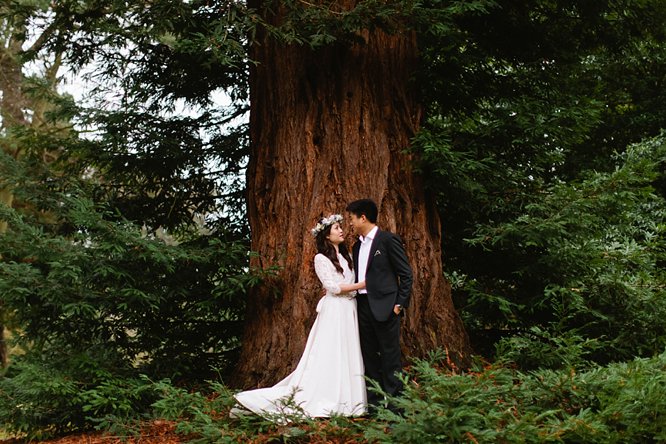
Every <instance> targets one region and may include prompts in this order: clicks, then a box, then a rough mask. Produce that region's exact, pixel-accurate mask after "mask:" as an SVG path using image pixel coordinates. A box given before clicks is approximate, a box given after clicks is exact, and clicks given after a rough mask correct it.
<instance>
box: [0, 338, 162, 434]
mask: <svg viewBox="0 0 666 444" xmlns="http://www.w3.org/2000/svg"><path fill="white" fill-rule="evenodd" d="M100 353H104V352H103V351H101V352H100ZM119 364H120V365H122V364H121V363H119ZM102 365H106V366H107V367H106V368H105V367H102ZM132 374H133V371H132V369H128V368H124V369H123V368H119V367H112V366H111V365H110V359H109V357H108V356H95V353H94V352H93V351H89V352H80V353H78V354H75V353H74V352H73V351H69V353H68V350H66V349H63V350H62V353H60V354H53V355H51V356H46V355H45V354H43V355H36V354H34V353H30V354H27V355H23V356H18V357H15V358H14V360H13V362H12V365H11V366H10V367H9V369H8V370H7V372H6V374H5V376H4V377H3V378H1V379H0V427H1V428H2V429H3V430H5V431H8V432H12V433H16V434H19V435H24V436H26V437H27V438H29V439H40V438H45V437H49V436H52V435H56V434H59V433H63V432H70V431H74V430H79V429H85V428H89V427H90V426H91V425H93V424H100V425H101V426H102V427H104V428H107V429H108V428H109V426H110V425H111V423H112V422H114V423H115V422H118V423H120V422H122V421H130V420H133V419H135V418H138V417H139V416H140V414H141V412H143V411H146V409H147V408H148V406H150V404H151V402H152V401H154V400H155V399H156V394H155V392H154V389H153V387H152V385H151V384H149V383H147V382H146V381H144V380H142V379H140V378H136V377H133V376H132Z"/></svg>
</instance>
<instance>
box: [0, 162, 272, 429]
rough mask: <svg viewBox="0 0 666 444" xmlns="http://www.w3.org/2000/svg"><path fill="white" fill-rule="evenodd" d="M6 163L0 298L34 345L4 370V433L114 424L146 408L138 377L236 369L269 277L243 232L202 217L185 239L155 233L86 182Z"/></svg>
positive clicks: (23, 342)
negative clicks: (245, 329) (252, 306)
mask: <svg viewBox="0 0 666 444" xmlns="http://www.w3.org/2000/svg"><path fill="white" fill-rule="evenodd" d="M0 160H1V163H0V169H1V170H2V172H3V173H4V174H3V176H2V179H1V182H2V183H1V184H0V186H9V187H11V188H12V190H13V191H14V193H15V196H16V197H17V199H20V202H22V208H20V209H11V208H8V207H6V206H3V207H1V208H0V220H4V221H7V222H8V224H9V230H8V231H7V232H6V233H3V234H1V235H0V250H2V251H3V255H2V262H0V294H2V298H3V299H2V302H3V308H4V309H5V312H6V313H9V314H10V318H11V322H12V325H13V326H14V334H13V338H14V340H15V341H16V342H17V344H18V345H19V346H20V347H21V349H22V350H23V353H25V354H24V355H22V356H19V357H16V358H15V359H13V360H12V363H11V365H10V367H9V369H8V370H7V373H6V375H5V376H4V377H3V379H2V380H0V382H1V387H2V388H1V389H0V392H1V393H2V396H1V397H0V423H2V424H5V426H4V427H5V428H6V429H8V430H14V431H17V432H24V433H28V434H29V435H30V436H40V435H46V434H51V433H57V432H61V431H66V430H74V429H77V428H80V427H89V426H91V425H92V424H96V423H97V424H99V425H101V426H108V425H110V424H112V423H114V422H115V419H114V418H116V419H117V418H131V417H133V416H134V417H136V415H139V414H140V413H141V412H142V411H145V410H146V409H147V408H148V406H149V405H150V402H151V399H152V398H151V396H150V394H149V393H148V394H146V393H145V391H144V390H143V388H144V387H143V386H144V385H145V384H144V383H143V382H141V381H139V380H138V377H139V375H140V374H142V373H146V374H149V375H151V376H153V377H171V378H177V379H181V380H187V381H189V382H190V383H194V382H195V381H197V380H201V379H203V378H205V377H206V376H207V375H209V374H210V372H211V368H212V367H217V368H221V369H223V370H224V371H227V370H228V369H229V368H230V366H231V364H232V363H233V362H234V359H235V355H236V353H237V351H238V346H239V336H240V333H241V328H242V314H243V312H244V303H243V298H242V296H243V295H244V294H245V292H246V291H247V288H249V286H251V285H253V284H254V283H256V282H257V281H258V279H259V278H260V277H259V276H257V275H253V274H251V273H249V272H248V268H247V267H248V253H247V247H246V245H245V243H244V242H240V241H239V242H234V241H229V240H225V233H224V232H223V231H221V230H220V231H218V232H214V233H212V234H210V233H207V232H199V231H197V230H198V228H197V227H192V228H190V229H189V230H188V232H187V233H188V234H187V236H186V235H185V234H181V236H180V239H181V240H180V241H178V239H177V238H175V237H173V236H170V235H169V234H168V233H164V232H161V231H158V232H153V233H150V232H149V231H148V230H146V229H145V228H144V229H143V230H142V229H141V228H140V227H138V226H136V225H134V224H132V223H130V222H128V221H127V220H125V219H123V218H122V217H119V216H118V214H116V213H112V212H110V210H109V207H108V206H107V205H104V204H101V203H95V202H94V201H93V200H91V199H90V198H89V196H88V194H87V191H86V188H85V187H86V184H85V182H82V181H77V180H76V179H73V178H68V177H63V176H59V175H54V174H52V173H53V172H52V171H49V170H48V169H46V168H45V167H44V166H43V165H41V166H39V167H38V168H35V167H34V164H32V162H31V159H30V158H29V157H27V158H26V159H25V160H24V161H16V160H14V159H13V158H11V157H9V156H6V155H3V156H2V158H1V159H0ZM36 173H40V174H39V176H36ZM181 233H185V232H184V231H183V232H181ZM40 403H41V404H40ZM17 405H23V406H25V409H19V410H16V406H17ZM35 405H40V406H41V407H39V408H33V407H34V406H35Z"/></svg>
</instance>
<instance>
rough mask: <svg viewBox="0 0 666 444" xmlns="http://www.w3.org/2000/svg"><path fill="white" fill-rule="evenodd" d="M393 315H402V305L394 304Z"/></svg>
mask: <svg viewBox="0 0 666 444" xmlns="http://www.w3.org/2000/svg"><path fill="white" fill-rule="evenodd" d="M393 313H395V314H397V315H399V314H400V313H402V305H399V304H395V305H394V306H393Z"/></svg>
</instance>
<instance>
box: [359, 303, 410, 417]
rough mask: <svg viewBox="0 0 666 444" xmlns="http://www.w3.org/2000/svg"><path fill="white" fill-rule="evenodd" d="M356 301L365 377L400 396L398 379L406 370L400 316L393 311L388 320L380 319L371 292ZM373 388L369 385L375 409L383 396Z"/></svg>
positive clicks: (369, 393)
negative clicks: (401, 356) (401, 354)
mask: <svg viewBox="0 0 666 444" xmlns="http://www.w3.org/2000/svg"><path fill="white" fill-rule="evenodd" d="M356 301H357V307H358V326H359V334H360V337H361V353H362V355H363V364H364V365H365V376H366V377H368V378H370V379H372V380H375V381H377V382H378V383H379V385H380V387H381V388H382V389H383V390H384V391H385V392H386V393H388V394H389V395H392V396H396V395H399V394H400V393H401V392H402V381H401V380H400V378H398V374H400V372H401V371H402V362H401V358H400V316H399V315H396V314H395V313H392V314H391V316H390V317H389V319H388V320H386V321H377V320H376V319H375V317H374V316H373V315H372V311H371V310H370V305H369V303H368V295H366V294H359V295H358V296H357V297H356ZM370 387H371V386H370V384H368V404H369V405H370V408H371V409H372V407H373V406H377V405H378V404H379V403H380V402H381V400H382V398H381V397H380V396H379V395H378V394H377V393H375V392H374V391H372V390H371V389H370Z"/></svg>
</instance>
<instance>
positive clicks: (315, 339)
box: [235, 214, 366, 420]
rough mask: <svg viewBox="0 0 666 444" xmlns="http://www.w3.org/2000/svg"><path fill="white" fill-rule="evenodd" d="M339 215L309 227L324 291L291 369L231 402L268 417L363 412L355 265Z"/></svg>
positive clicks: (354, 414) (360, 413)
mask: <svg viewBox="0 0 666 444" xmlns="http://www.w3.org/2000/svg"><path fill="white" fill-rule="evenodd" d="M342 220H343V218H342V216H341V215H339V214H333V215H331V216H329V217H326V218H323V219H321V220H320V221H319V222H318V223H317V225H316V226H315V227H314V228H313V229H312V230H311V233H312V235H313V236H314V237H315V240H316V243H317V252H318V253H317V255H316V256H315V258H314V267H315V272H316V273H317V276H318V277H319V280H320V281H321V284H322V285H323V287H324V289H325V290H326V294H325V295H324V297H322V298H321V300H320V301H319V303H318V304H317V318H316V319H315V322H314V325H313V326H312V330H310V335H309V336H308V340H307V343H306V345H305V351H304V352H303V355H302V356H301V359H300V361H299V362H298V365H297V366H296V369H295V370H294V371H293V372H292V373H291V374H290V375H289V376H287V377H286V378H285V379H283V380H282V381H280V382H278V383H277V384H275V385H274V386H273V387H268V388H260V389H255V390H249V391H245V392H240V393H237V394H236V395H235V398H236V400H237V401H238V402H239V403H240V404H241V405H242V406H243V407H245V408H247V409H249V410H251V411H252V412H254V413H257V414H260V415H262V416H265V417H268V418H273V419H275V418H277V419H278V420H283V419H284V418H283V416H300V415H306V416H308V417H311V418H317V417H329V416H331V415H344V416H357V415H363V414H364V413H365V409H366V391H365V379H364V377H363V358H362V356H361V347H360V344H359V334H358V323H357V317H356V299H355V298H354V296H355V295H356V290H359V289H361V288H365V282H360V283H354V280H355V279H354V272H353V271H352V270H353V269H354V267H353V266H352V260H351V257H350V256H349V252H348V251H347V249H346V247H345V245H344V243H343V242H344V236H343V231H342V228H341V226H340V222H342Z"/></svg>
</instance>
